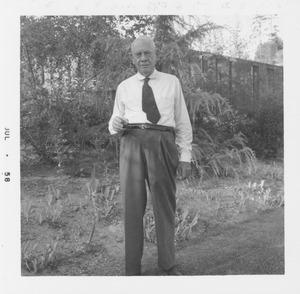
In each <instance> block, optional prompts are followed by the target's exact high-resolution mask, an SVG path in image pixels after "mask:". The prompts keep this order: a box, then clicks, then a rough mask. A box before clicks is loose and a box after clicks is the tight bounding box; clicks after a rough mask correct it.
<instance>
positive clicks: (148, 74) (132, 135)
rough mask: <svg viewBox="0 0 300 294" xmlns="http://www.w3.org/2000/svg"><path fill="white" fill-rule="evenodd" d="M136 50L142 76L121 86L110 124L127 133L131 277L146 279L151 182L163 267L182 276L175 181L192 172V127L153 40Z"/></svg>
mask: <svg viewBox="0 0 300 294" xmlns="http://www.w3.org/2000/svg"><path fill="white" fill-rule="evenodd" d="M131 51H132V61H133V63H134V65H135V66H136V68H137V71H138V72H137V74H135V75H134V76H132V77H130V78H128V79H127V80H125V81H123V82H122V83H120V85H119V86H118V88H117V92H116V98H115V104H114V109H113V114H112V117H111V119H110V121H109V131H110V133H111V134H116V133H118V132H123V133H122V137H121V147H120V148H121V149H120V182H121V191H122V193H123V196H124V218H125V274H126V275H141V259H142V255H143V245H144V227H143V217H144V213H145V208H146V203H147V192H146V183H147V184H148V188H149V191H150V194H151V200H152V205H153V212H154V218H155V230H156V238H157V249H158V266H159V267H160V268H161V269H162V271H163V272H164V274H166V275H180V274H181V273H180V272H179V271H178V270H177V269H176V268H175V250H174V236H175V210H176V199H175V194H176V183H175V180H176V174H177V175H178V176H179V177H181V178H185V177H187V176H188V175H189V173H190V168H191V164H190V162H191V142H192V128H191V123H190V119H189V116H188V112H187V108H186V104H185V101H184V97H183V94H182V89H181V85H180V82H179V80H178V79H177V78H176V77H175V76H173V75H170V74H166V73H162V72H158V71H157V70H156V69H155V68H154V66H155V64H156V52H155V44H154V42H153V41H152V39H151V38H149V37H147V36H142V37H139V38H137V39H135V40H134V42H133V43H132V45H131ZM177 147H178V148H177ZM178 153H179V154H178Z"/></svg>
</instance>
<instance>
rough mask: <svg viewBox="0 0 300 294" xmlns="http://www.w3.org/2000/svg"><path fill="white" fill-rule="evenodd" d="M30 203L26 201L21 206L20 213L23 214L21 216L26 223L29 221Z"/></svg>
mask: <svg viewBox="0 0 300 294" xmlns="http://www.w3.org/2000/svg"><path fill="white" fill-rule="evenodd" d="M31 207H32V206H31V201H30V200H28V201H26V202H24V203H23V205H22V213H23V216H24V217H25V219H26V221H27V222H28V221H29V214H30V211H31Z"/></svg>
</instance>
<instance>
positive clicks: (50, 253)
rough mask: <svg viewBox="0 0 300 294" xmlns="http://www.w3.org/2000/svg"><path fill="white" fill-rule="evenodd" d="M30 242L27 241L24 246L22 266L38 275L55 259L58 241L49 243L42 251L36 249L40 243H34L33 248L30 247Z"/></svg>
mask: <svg viewBox="0 0 300 294" xmlns="http://www.w3.org/2000/svg"><path fill="white" fill-rule="evenodd" d="M29 244H30V242H29V241H27V242H26V243H25V245H24V246H23V247H22V255H21V262H22V266H24V267H26V268H27V270H29V271H30V272H31V273H33V274H34V275H36V274H38V273H39V272H40V271H41V270H43V269H44V268H45V267H47V266H48V265H49V264H50V263H52V262H53V261H54V260H55V254H56V248H57V245H58V242H56V243H52V244H47V245H46V247H45V248H43V252H42V253H39V252H38V251H37V250H36V248H37V246H38V245H39V244H38V243H36V244H34V245H33V246H32V248H29Z"/></svg>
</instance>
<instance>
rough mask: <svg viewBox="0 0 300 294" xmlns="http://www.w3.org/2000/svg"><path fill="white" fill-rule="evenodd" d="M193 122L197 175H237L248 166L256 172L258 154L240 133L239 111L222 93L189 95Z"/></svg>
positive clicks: (194, 161) (189, 106) (187, 97)
mask: <svg viewBox="0 0 300 294" xmlns="http://www.w3.org/2000/svg"><path fill="white" fill-rule="evenodd" d="M186 100H187V105H188V110H189V113H190V117H191V120H192V123H193V130H194V142H193V143H194V144H193V151H192V159H193V163H194V165H195V167H196V170H197V173H198V175H200V176H201V177H205V176H211V175H214V176H217V177H219V176H237V175H238V172H237V168H238V167H241V166H242V165H244V164H246V165H247V166H248V171H249V173H251V172H252V171H253V170H254V169H255V161H254V160H255V153H254V152H253V150H252V149H251V148H249V147H248V145H247V139H246V137H245V136H244V135H243V134H242V133H241V132H238V130H237V128H236V125H235V119H236V112H235V111H234V110H233V109H232V107H231V105H230V104H229V103H228V102H227V100H226V99H224V98H223V97H221V96H220V95H219V94H216V93H214V94H210V93H207V92H203V91H201V90H198V91H197V92H196V93H194V94H192V95H191V94H190V95H189V94H187V95H186Z"/></svg>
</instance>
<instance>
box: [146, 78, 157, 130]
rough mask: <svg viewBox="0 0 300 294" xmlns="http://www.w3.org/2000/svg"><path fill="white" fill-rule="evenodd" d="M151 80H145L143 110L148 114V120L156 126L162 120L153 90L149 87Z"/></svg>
mask: <svg viewBox="0 0 300 294" xmlns="http://www.w3.org/2000/svg"><path fill="white" fill-rule="evenodd" d="M148 81H149V78H145V80H144V85H143V93H142V108H143V111H144V112H145V113H146V114H147V120H149V121H150V122H151V123H153V124H156V123H157V122H158V121H159V119H160V114H159V111H158V108H157V105H156V102H155V99H154V94H153V91H152V88H151V87H150V86H149V85H148Z"/></svg>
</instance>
